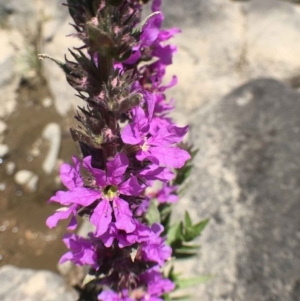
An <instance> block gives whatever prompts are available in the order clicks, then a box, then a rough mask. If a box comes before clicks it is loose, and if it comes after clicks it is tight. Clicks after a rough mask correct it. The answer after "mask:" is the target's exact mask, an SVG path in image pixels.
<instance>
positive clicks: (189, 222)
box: [184, 211, 192, 227]
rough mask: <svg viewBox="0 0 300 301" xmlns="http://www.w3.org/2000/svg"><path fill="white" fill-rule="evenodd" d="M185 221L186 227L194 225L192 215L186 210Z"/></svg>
mask: <svg viewBox="0 0 300 301" xmlns="http://www.w3.org/2000/svg"><path fill="white" fill-rule="evenodd" d="M184 223H185V226H186V227H191V226H192V220H191V217H190V215H189V213H188V212H187V211H185V215H184Z"/></svg>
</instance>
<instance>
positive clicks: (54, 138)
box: [42, 123, 61, 174]
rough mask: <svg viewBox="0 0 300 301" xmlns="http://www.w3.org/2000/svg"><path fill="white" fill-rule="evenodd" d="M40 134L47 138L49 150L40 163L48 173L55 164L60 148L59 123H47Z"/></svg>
mask: <svg viewBox="0 0 300 301" xmlns="http://www.w3.org/2000/svg"><path fill="white" fill-rule="evenodd" d="M42 136H43V138H44V139H47V140H48V141H49V144H50V145H49V151H48V154H47V156H46V158H45V160H44V162H43V164H42V168H43V170H44V172H45V173H47V174H50V173H51V172H52V171H53V169H54V167H55V165H56V161H57V158H58V153H59V149H60V143H61V130H60V126H59V124H57V123H49V124H47V125H46V127H45V129H44V131H43V134H42Z"/></svg>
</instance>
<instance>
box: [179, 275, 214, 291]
mask: <svg viewBox="0 0 300 301" xmlns="http://www.w3.org/2000/svg"><path fill="white" fill-rule="evenodd" d="M211 279H213V276H211V275H202V276H196V277H192V278H187V279H178V282H176V285H177V286H178V289H184V288H188V287H191V286H194V285H197V284H200V283H206V282H207V281H210V280H211Z"/></svg>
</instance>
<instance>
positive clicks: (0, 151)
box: [0, 144, 9, 158]
mask: <svg viewBox="0 0 300 301" xmlns="http://www.w3.org/2000/svg"><path fill="white" fill-rule="evenodd" d="M8 152H9V147H8V146H7V145H6V144H0V158H2V157H5V156H6V155H7V154H8Z"/></svg>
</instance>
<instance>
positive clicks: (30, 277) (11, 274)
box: [0, 265, 76, 301]
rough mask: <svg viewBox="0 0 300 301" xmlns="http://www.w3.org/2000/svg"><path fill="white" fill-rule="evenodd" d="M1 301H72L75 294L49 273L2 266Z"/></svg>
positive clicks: (0, 271)
mask: <svg viewBox="0 0 300 301" xmlns="http://www.w3.org/2000/svg"><path fill="white" fill-rule="evenodd" d="M0 283H1V286H0V300H1V301H19V300H22V301H74V300H76V293H75V292H74V291H73V290H71V289H70V288H69V287H67V286H66V284H65V283H64V281H63V279H62V278H61V277H60V276H59V275H56V274H54V273H52V272H49V271H35V270H30V269H19V268H16V267H14V266H10V265H7V266H3V267H2V268H1V269H0Z"/></svg>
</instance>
